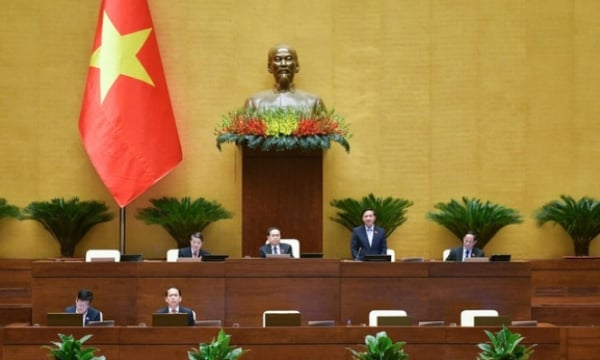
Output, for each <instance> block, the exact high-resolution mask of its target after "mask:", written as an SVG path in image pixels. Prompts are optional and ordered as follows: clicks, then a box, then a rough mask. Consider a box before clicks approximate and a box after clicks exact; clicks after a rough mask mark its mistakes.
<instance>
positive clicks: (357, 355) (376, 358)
mask: <svg viewBox="0 0 600 360" xmlns="http://www.w3.org/2000/svg"><path fill="white" fill-rule="evenodd" d="M404 345H406V343H405V342H402V341H399V342H397V343H394V342H393V341H392V339H391V338H390V337H389V336H388V335H387V333H386V332H385V331H380V332H378V333H377V334H376V335H375V336H373V335H367V336H365V347H366V351H364V352H359V351H356V350H354V349H351V348H347V350H349V351H350V352H351V353H352V358H353V359H357V360H405V359H408V355H407V354H406V353H405V352H404V349H403V348H404Z"/></svg>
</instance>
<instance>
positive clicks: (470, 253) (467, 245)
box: [445, 231, 485, 261]
mask: <svg viewBox="0 0 600 360" xmlns="http://www.w3.org/2000/svg"><path fill="white" fill-rule="evenodd" d="M475 244H477V237H476V235H475V232H473V231H469V232H467V233H466V234H465V236H464V237H463V246H458V247H455V248H452V250H450V253H449V254H448V257H446V259H445V261H465V259H466V258H470V257H483V256H485V255H484V254H483V250H481V249H479V248H476V247H475Z"/></svg>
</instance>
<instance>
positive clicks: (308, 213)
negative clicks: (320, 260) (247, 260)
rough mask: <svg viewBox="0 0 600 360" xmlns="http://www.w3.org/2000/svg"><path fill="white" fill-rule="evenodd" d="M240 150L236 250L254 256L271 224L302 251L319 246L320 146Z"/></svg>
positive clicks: (321, 227)
mask: <svg viewBox="0 0 600 360" xmlns="http://www.w3.org/2000/svg"><path fill="white" fill-rule="evenodd" d="M241 151H243V156H242V157H243V159H242V161H243V164H242V255H243V256H258V249H259V248H260V246H262V245H264V243H265V240H266V238H267V229H268V228H269V227H271V226H275V227H278V228H279V229H280V230H281V237H282V238H284V239H285V238H292V239H298V240H300V249H301V251H302V252H322V249H323V244H322V237H323V153H322V151H320V150H319V151H301V150H289V151H261V150H252V149H247V148H243V149H242V150H241Z"/></svg>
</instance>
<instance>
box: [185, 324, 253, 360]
mask: <svg viewBox="0 0 600 360" xmlns="http://www.w3.org/2000/svg"><path fill="white" fill-rule="evenodd" d="M230 340H231V335H228V334H226V333H225V331H224V330H223V329H221V330H219V335H217V339H215V338H213V339H212V342H211V343H210V344H200V345H199V346H198V350H196V349H192V350H190V351H188V359H189V360H235V359H237V358H239V357H241V356H242V355H244V354H245V353H247V352H248V351H249V350H244V349H242V348H241V347H238V348H234V347H233V346H229V341H230Z"/></svg>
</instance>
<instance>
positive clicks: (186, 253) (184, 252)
mask: <svg viewBox="0 0 600 360" xmlns="http://www.w3.org/2000/svg"><path fill="white" fill-rule="evenodd" d="M202 245H204V235H202V233H201V232H195V233H193V234H192V235H190V246H188V247H185V248H181V249H179V254H178V257H188V258H202V257H203V256H205V255H210V253H209V252H208V251H206V250H204V249H202Z"/></svg>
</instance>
